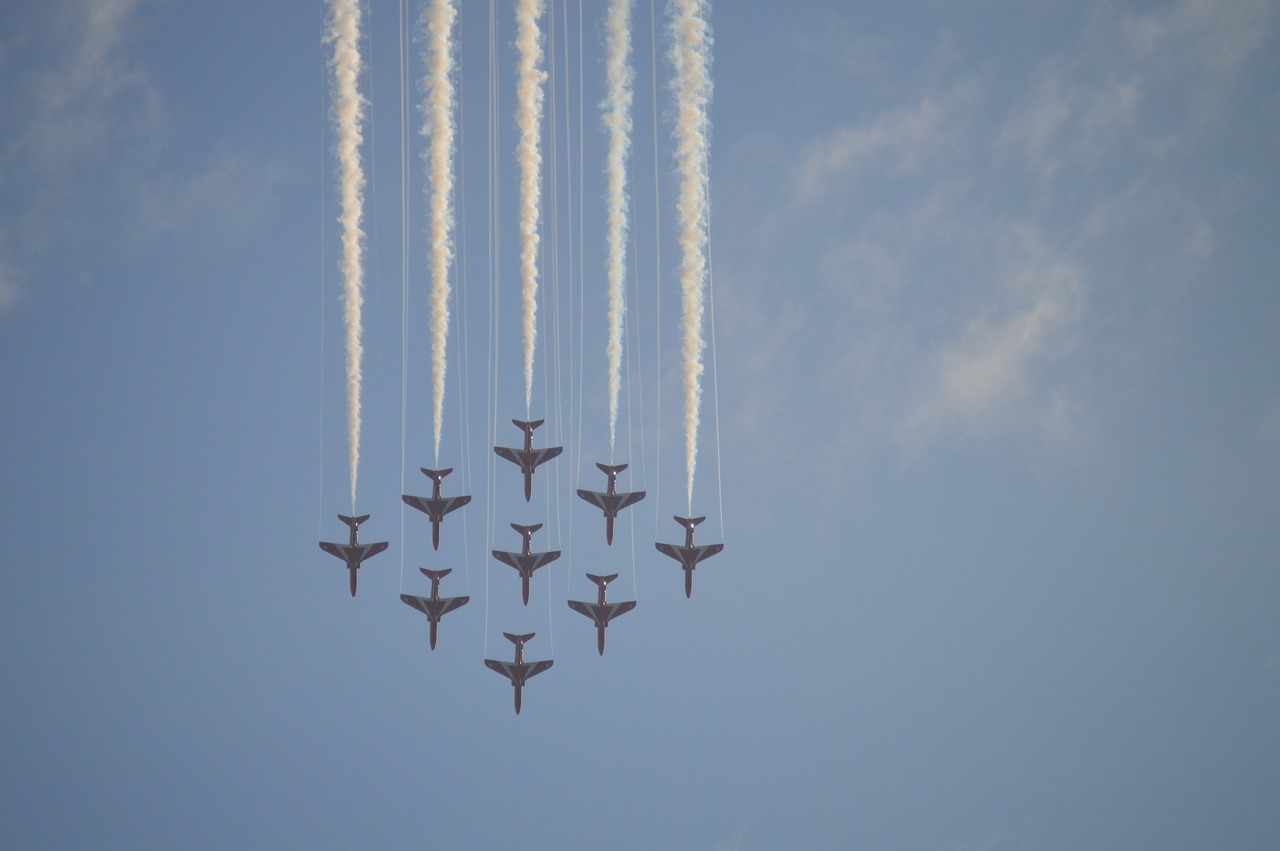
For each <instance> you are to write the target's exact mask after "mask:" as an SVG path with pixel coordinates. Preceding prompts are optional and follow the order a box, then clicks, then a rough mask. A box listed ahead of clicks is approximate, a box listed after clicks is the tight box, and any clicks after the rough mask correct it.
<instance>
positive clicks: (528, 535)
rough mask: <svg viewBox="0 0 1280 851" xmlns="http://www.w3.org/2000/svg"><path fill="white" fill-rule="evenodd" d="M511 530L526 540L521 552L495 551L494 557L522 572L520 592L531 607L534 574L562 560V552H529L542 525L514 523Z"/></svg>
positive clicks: (526, 603) (525, 602)
mask: <svg viewBox="0 0 1280 851" xmlns="http://www.w3.org/2000/svg"><path fill="white" fill-rule="evenodd" d="M511 528H512V529H515V530H516V531H517V532H519V533H520V534H521V536H523V538H524V543H523V544H521V546H520V552H518V553H505V552H503V551H502V550H493V557H494V558H496V559H497V560H498V561H500V562H502V563H503V564H507V565H510V566H511V567H514V568H515V569H516V570H518V571H519V572H520V592H521V595H522V596H523V597H524V604H525V605H526V606H527V605H529V580H530V579H532V578H533V572H534V571H535V570H537V569H538V568H540V567H542V566H543V565H544V564H550V563H551V562H553V561H555V560H556V559H558V558H560V551H559V550H552V551H551V552H546V553H533V552H529V541H530V539H532V538H533V533H534V532H536V531H538V530H539V529H541V528H542V524H541V523H535V524H534V525H532V526H521V525H520V524H519V523H512V524H511Z"/></svg>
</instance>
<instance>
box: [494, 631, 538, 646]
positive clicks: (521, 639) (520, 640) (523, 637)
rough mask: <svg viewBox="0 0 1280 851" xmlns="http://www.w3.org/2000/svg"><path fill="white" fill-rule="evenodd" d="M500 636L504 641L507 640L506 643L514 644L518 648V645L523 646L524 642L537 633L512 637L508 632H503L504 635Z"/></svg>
mask: <svg viewBox="0 0 1280 851" xmlns="http://www.w3.org/2000/svg"><path fill="white" fill-rule="evenodd" d="M502 635H503V637H504V638H506V639H507V641H510V642H511V643H512V644H514V645H515V646H516V647H519V646H520V645H522V644H524V643H525V642H526V641H528V640H529V639H530V638H533V637H534V636H535V635H537V633H536V632H527V633H525V634H524V635H512V634H511V633H509V632H504V633H502Z"/></svg>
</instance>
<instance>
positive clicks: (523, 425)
mask: <svg viewBox="0 0 1280 851" xmlns="http://www.w3.org/2000/svg"><path fill="white" fill-rule="evenodd" d="M511 422H513V423H515V424H516V428H518V429H520V430H521V431H523V432H524V433H525V434H533V430H534V429H535V428H537V427H538V426H540V425H542V424H543V423H545V422H546V420H512V421H511Z"/></svg>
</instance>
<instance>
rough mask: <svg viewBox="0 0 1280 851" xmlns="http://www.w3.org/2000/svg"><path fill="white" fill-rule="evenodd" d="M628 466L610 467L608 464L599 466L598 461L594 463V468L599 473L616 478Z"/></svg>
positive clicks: (617, 465) (616, 465)
mask: <svg viewBox="0 0 1280 851" xmlns="http://www.w3.org/2000/svg"><path fill="white" fill-rule="evenodd" d="M628 466H630V465H628V464H615V465H614V466H612V467H611V466H609V465H608V464H601V463H600V462H599V461H597V462H596V468H597V469H599V470H600V472H602V473H604V474H605V475H606V476H616V475H618V474H619V473H621V472H622V471H623V470H625V469H627V467H628Z"/></svg>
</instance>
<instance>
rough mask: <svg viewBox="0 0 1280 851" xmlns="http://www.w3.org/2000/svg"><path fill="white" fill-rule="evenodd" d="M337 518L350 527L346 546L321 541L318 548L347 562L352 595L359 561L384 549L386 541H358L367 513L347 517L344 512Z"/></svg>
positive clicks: (367, 517)
mask: <svg viewBox="0 0 1280 851" xmlns="http://www.w3.org/2000/svg"><path fill="white" fill-rule="evenodd" d="M338 519H339V520H341V521H342V522H343V523H346V524H347V525H348V526H350V527H351V541H350V542H349V543H348V544H347V545H346V546H343V545H342V544H331V543H329V542H328V541H321V542H320V549H322V550H324V551H325V552H326V553H328V554H329V555H331V556H337V557H338V558H340V559H342V560H343V561H345V562H346V563H347V569H348V570H350V571H351V596H352V597H354V596H355V595H356V571H357V570H359V569H360V563H361V562H363V561H364V560H365V559H367V558H371V557H372V556H376V555H377V554H378V553H380V552H382V551H383V550H385V549H386V548H387V542H386V541H379V542H378V543H376V544H362V543H360V524H361V523H363V522H364V521H366V520H368V519H369V515H368V514H364V515H361V516H360V517H347V516H346V515H345V514H339V515H338Z"/></svg>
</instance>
